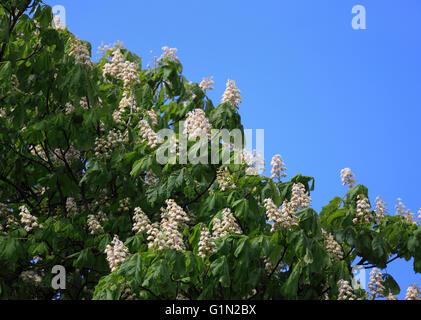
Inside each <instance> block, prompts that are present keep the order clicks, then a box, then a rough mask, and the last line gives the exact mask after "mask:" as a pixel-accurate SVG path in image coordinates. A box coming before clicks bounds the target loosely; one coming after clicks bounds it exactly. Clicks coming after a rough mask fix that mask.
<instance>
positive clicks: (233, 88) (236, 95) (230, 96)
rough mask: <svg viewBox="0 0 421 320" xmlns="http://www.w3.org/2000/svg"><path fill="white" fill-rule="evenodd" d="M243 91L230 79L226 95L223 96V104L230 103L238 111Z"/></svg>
mask: <svg viewBox="0 0 421 320" xmlns="http://www.w3.org/2000/svg"><path fill="white" fill-rule="evenodd" d="M240 93H241V91H240V90H239V89H238V88H237V84H236V83H235V81H234V80H230V79H228V81H227V84H226V88H225V91H224V94H223V95H222V103H224V102H229V103H231V105H232V106H233V107H234V108H237V109H238V105H239V104H240V103H241V101H242V100H241V95H240Z"/></svg>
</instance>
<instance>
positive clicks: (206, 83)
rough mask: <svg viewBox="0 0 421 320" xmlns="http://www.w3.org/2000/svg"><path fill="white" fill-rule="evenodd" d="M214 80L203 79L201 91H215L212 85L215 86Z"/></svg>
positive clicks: (200, 85)
mask: <svg viewBox="0 0 421 320" xmlns="http://www.w3.org/2000/svg"><path fill="white" fill-rule="evenodd" d="M212 78H213V77H210V78H203V80H202V81H201V82H200V84H199V87H200V89H202V90H203V91H205V92H206V90H213V87H212V85H213V84H215V81H213V80H212Z"/></svg>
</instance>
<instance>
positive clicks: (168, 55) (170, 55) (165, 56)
mask: <svg viewBox="0 0 421 320" xmlns="http://www.w3.org/2000/svg"><path fill="white" fill-rule="evenodd" d="M162 50H163V51H164V52H163V53H162V55H161V57H159V58H158V60H157V62H160V61H162V60H168V61H175V62H177V61H178V58H177V56H176V54H177V48H168V47H162Z"/></svg>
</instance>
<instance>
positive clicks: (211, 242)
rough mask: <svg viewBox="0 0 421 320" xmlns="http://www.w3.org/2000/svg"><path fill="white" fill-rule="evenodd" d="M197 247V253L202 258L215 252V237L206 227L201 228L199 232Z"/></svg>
mask: <svg viewBox="0 0 421 320" xmlns="http://www.w3.org/2000/svg"><path fill="white" fill-rule="evenodd" d="M198 247H199V249H198V255H199V256H200V257H202V258H206V257H207V256H210V255H212V254H213V253H215V252H216V244H215V239H214V237H213V236H212V235H211V233H210V232H209V230H208V229H203V230H202V231H201V232H200V239H199V243H198Z"/></svg>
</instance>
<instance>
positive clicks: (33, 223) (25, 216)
mask: <svg viewBox="0 0 421 320" xmlns="http://www.w3.org/2000/svg"><path fill="white" fill-rule="evenodd" d="M19 210H20V212H19V215H20V216H21V218H20V221H21V222H22V223H23V224H24V225H25V227H24V228H25V230H26V232H30V231H31V230H32V229H34V228H36V227H38V226H39V227H42V226H40V225H38V218H37V217H35V216H33V215H31V213H30V212H29V210H28V208H26V207H25V206H20V207H19Z"/></svg>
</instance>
